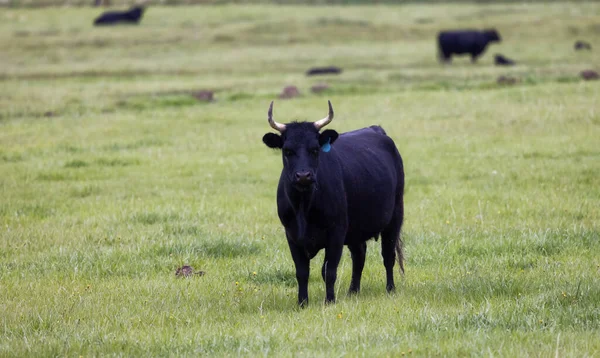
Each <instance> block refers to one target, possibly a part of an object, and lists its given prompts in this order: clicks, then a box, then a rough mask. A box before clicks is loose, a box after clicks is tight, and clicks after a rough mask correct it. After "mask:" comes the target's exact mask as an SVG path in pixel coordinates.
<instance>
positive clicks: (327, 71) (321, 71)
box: [306, 66, 342, 76]
mask: <svg viewBox="0 0 600 358" xmlns="http://www.w3.org/2000/svg"><path fill="white" fill-rule="evenodd" d="M340 73H342V69H341V68H339V67H335V66H329V67H313V68H311V69H309V70H308V71H306V75H307V76H316V75H339V74H340Z"/></svg>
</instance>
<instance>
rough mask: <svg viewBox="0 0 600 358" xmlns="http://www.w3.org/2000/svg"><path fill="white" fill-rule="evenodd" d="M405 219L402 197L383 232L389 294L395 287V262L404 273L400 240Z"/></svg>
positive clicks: (383, 253)
mask: <svg viewBox="0 0 600 358" xmlns="http://www.w3.org/2000/svg"><path fill="white" fill-rule="evenodd" d="M403 218H404V203H403V201H402V198H401V197H400V198H399V200H398V202H397V203H396V209H395V213H394V217H393V218H392V221H391V222H390V223H389V225H388V226H387V227H386V228H385V230H383V231H382V232H381V256H383V265H384V266H385V273H386V276H387V283H386V286H385V288H386V289H387V291H388V292H391V291H393V290H394V289H395V288H396V286H395V285H394V262H395V261H396V259H398V264H399V265H400V270H401V271H402V272H404V263H403V259H404V258H403V254H402V240H401V239H400V231H401V229H402V221H403Z"/></svg>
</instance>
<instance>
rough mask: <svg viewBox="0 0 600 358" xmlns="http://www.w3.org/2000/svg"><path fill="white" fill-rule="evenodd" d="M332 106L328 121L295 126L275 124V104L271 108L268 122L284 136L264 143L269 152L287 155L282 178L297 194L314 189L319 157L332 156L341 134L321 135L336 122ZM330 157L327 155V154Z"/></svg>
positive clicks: (268, 137) (270, 136)
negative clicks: (335, 142) (334, 145)
mask: <svg viewBox="0 0 600 358" xmlns="http://www.w3.org/2000/svg"><path fill="white" fill-rule="evenodd" d="M327 102H328V103H329V113H328V114H327V117H325V118H323V119H321V120H318V121H316V122H292V123H288V124H281V123H277V122H275V120H273V102H271V105H270V106H269V112H268V117H267V120H268V121H269V124H270V125H271V127H272V128H273V129H275V130H276V131H278V132H279V133H280V134H279V135H278V134H275V133H267V134H265V135H264V136H263V142H264V143H265V144H266V145H267V147H269V148H275V149H281V152H282V155H283V172H282V177H283V178H286V179H287V181H288V183H290V184H292V185H293V187H294V188H296V189H297V190H301V191H304V190H307V189H310V188H311V187H312V186H313V184H314V183H315V182H316V181H317V169H318V167H319V156H320V155H323V152H325V153H326V152H329V149H330V148H331V144H333V142H334V141H335V140H336V139H337V137H338V133H337V132H336V131H334V130H332V129H327V130H325V131H323V132H322V133H320V130H321V128H323V127H325V126H326V125H327V124H329V123H330V122H331V121H332V120H333V108H332V107H331V102H329V101H327ZM325 155H326V154H325Z"/></svg>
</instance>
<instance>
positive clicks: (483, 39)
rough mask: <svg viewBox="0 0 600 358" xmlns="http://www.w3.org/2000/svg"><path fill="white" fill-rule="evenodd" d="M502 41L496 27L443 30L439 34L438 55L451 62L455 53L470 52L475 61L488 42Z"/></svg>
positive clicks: (472, 60)
mask: <svg viewBox="0 0 600 358" xmlns="http://www.w3.org/2000/svg"><path fill="white" fill-rule="evenodd" d="M500 41H502V39H501V37H500V34H499V33H498V31H496V30H495V29H491V30H484V31H475V30H456V31H442V32H440V33H439V34H438V56H439V58H440V60H441V61H443V62H450V61H451V60H452V56H453V55H462V54H469V55H471V62H475V61H477V58H478V57H479V56H481V54H483V53H484V52H485V49H486V48H487V46H488V44H490V43H492V42H500Z"/></svg>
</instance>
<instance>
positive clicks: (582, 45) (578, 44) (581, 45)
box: [575, 41, 592, 51]
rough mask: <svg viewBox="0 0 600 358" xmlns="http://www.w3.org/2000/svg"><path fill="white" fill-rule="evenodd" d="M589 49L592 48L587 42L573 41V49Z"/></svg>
mask: <svg viewBox="0 0 600 358" xmlns="http://www.w3.org/2000/svg"><path fill="white" fill-rule="evenodd" d="M591 49H592V45H590V43H589V42H585V41H576V42H575V51H579V50H591Z"/></svg>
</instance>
